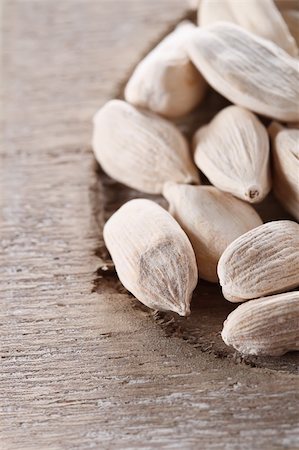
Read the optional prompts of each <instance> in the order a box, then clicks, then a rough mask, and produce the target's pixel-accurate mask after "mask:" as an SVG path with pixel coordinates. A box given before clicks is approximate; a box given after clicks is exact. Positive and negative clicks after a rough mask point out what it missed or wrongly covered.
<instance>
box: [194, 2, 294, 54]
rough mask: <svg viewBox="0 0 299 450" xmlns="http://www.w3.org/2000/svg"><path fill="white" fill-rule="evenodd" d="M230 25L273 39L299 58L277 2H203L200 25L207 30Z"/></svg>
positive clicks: (200, 10)
mask: <svg viewBox="0 0 299 450" xmlns="http://www.w3.org/2000/svg"><path fill="white" fill-rule="evenodd" d="M217 21H227V22H232V23H235V24H237V25H240V26H241V27H242V28H244V29H246V30H248V31H250V32H251V33H254V34H256V35H258V36H260V37H262V38H265V39H269V40H270V41H273V42H274V43H275V44H277V45H278V46H279V47H281V48H282V49H283V50H285V51H286V52H287V53H289V54H290V55H291V56H297V55H298V48H297V44H296V42H295V39H294V38H293V36H292V34H291V33H290V30H289V28H288V26H287V24H286V22H285V20H284V17H283V16H282V14H281V13H280V12H279V10H278V8H277V7H276V5H275V3H274V1H273V0H247V1H243V2H242V1H236V0H216V1H215V0H213V1H211V0H202V2H201V4H200V7H199V13H198V23H199V25H200V26H206V25H209V24H212V23H215V22H217Z"/></svg>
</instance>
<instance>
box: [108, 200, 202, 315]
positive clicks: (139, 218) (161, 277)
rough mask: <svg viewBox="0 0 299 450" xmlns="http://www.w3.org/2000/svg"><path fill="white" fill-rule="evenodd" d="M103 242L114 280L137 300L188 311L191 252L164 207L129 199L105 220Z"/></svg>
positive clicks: (192, 281)
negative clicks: (109, 255)
mask: <svg viewBox="0 0 299 450" xmlns="http://www.w3.org/2000/svg"><path fill="white" fill-rule="evenodd" d="M104 240H105V244H106V246H107V248H108V250H109V252H110V254H111V257H112V260H113V262H114V264H115V268H116V271H117V274H118V277H119V279H120V281H121V282H122V284H123V285H124V286H125V287H126V288H127V289H128V290H129V291H130V292H131V293H132V294H133V295H135V297H136V298H137V299H138V300H139V301H140V302H142V303H144V304H145V305H147V306H148V307H150V308H153V309H158V310H162V311H168V310H171V311H175V312H176V313H178V314H180V315H181V316H187V315H189V313H190V301H191V296H192V292H193V290H194V288H195V286H196V284H197V277H198V275H197V266H196V260H195V255H194V251H193V249H192V246H191V244H190V241H189V240H188V238H187V236H186V234H185V233H184V231H183V230H182V228H181V227H180V226H179V225H178V223H177V222H176V221H175V220H174V218H173V217H172V216H171V215H170V214H169V213H168V212H167V211H165V210H164V209H163V208H162V207H161V206H159V205H158V204H156V203H155V202H153V201H151V200H145V199H137V200H131V201H129V202H128V203H126V204H125V205H123V206H122V207H121V208H120V209H119V210H118V211H116V212H115V213H114V214H113V215H112V217H111V218H110V219H109V220H108V222H107V223H106V224H105V227H104Z"/></svg>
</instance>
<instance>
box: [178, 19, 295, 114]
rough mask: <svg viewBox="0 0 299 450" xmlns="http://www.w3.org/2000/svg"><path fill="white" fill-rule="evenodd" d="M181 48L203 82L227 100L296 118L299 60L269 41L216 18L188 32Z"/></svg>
mask: <svg viewBox="0 0 299 450" xmlns="http://www.w3.org/2000/svg"><path fill="white" fill-rule="evenodd" d="M186 49H187V52H188V54H189V56H190V59H191V61H192V62H193V63H194V65H195V66H196V67H197V68H198V70H199V71H200V72H201V74H202V75H203V76H204V77H205V79H206V80H207V81H208V83H209V84H210V85H211V86H212V87H213V88H214V89H215V90H216V91H217V92H219V93H220V94H222V95H223V96H224V97H226V98H227V99H228V100H230V101H231V102H232V103H235V104H237V105H239V106H243V107H245V108H248V109H249V110H251V111H254V112H256V113H259V114H263V115H265V116H268V117H272V118H274V119H277V120H282V121H286V122H287V121H290V122H291V121H292V122H296V121H298V120H299V108H298V103H299V82H298V81H299V72H298V60H297V59H296V58H293V57H291V56H290V55H289V54H288V53H286V52H285V51H284V50H282V49H281V48H280V47H278V46H277V45H276V44H274V43H273V42H271V41H268V40H266V39H263V38H260V37H258V36H256V35H254V34H253V33H250V32H249V31H246V30H244V29H242V28H241V27H239V26H237V25H235V24H232V23H228V22H217V23H215V24H213V25H210V26H207V27H203V28H198V29H196V30H194V31H192V33H190V38H189V39H188V42H187V44H186Z"/></svg>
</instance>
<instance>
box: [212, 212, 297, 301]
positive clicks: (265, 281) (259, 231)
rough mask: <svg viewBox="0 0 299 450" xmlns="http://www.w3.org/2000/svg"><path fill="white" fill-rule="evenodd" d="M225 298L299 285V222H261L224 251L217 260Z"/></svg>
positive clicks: (242, 297)
mask: <svg viewBox="0 0 299 450" xmlns="http://www.w3.org/2000/svg"><path fill="white" fill-rule="evenodd" d="M218 276H219V281H220V284H221V286H222V292H223V295H224V297H225V298H226V299H227V300H229V301H231V302H243V301H245V300H249V299H254V298H258V297H264V296H266V295H271V294H276V293H279V292H285V291H288V290H290V289H293V288H295V287H297V286H298V285H299V225H298V224H297V223H296V222H292V221H289V220H279V221H276V222H268V223H265V224H264V225H260V226H259V227H257V228H254V229H253V230H250V231H248V232H247V233H245V234H243V236H240V237H239V238H237V239H236V240H235V241H233V242H232V243H231V244H230V245H229V246H228V247H227V248H226V250H224V252H223V254H222V256H221V258H220V260H219V263H218Z"/></svg>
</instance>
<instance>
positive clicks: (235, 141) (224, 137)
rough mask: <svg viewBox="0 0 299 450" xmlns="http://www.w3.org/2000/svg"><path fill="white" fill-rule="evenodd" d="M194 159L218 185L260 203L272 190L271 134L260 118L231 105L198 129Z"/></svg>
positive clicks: (250, 200) (238, 195)
mask: <svg viewBox="0 0 299 450" xmlns="http://www.w3.org/2000/svg"><path fill="white" fill-rule="evenodd" d="M193 148H194V160H195V164H196V165H197V167H199V169H200V170H201V171H202V172H203V173H204V174H205V175H206V177H207V178H208V179H209V180H210V182H211V183H212V184H214V186H216V187H218V188H219V189H221V190H223V191H225V192H229V193H231V194H233V195H235V196H236V197H239V198H240V199H242V200H246V201H247V202H250V203H256V202H260V201H261V200H263V199H264V198H265V197H266V195H267V194H268V193H269V191H270V189H271V176H270V164H269V137H268V134H267V130H266V128H265V127H264V125H263V124H262V123H261V122H260V121H259V120H258V118H257V117H256V116H255V115H254V114H253V113H251V112H250V111H247V110H246V109H244V108H241V107H239V106H228V107H227V108H224V109H223V110H222V111H220V112H219V113H218V114H217V115H216V116H215V117H214V119H213V120H212V121H211V122H210V123H209V124H208V125H205V126H203V127H201V128H199V130H198V131H197V132H196V134H195V136H194V139H193Z"/></svg>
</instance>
